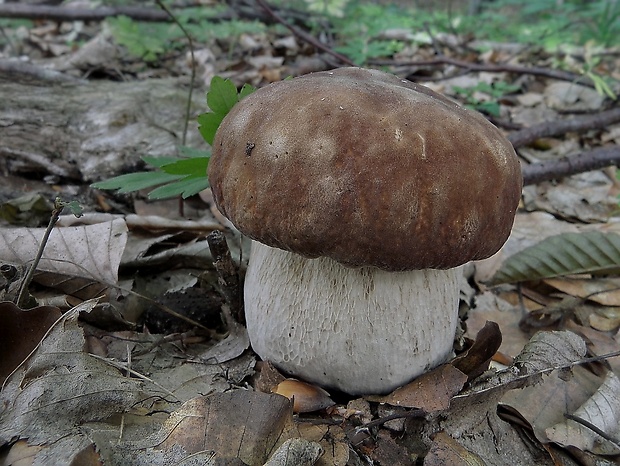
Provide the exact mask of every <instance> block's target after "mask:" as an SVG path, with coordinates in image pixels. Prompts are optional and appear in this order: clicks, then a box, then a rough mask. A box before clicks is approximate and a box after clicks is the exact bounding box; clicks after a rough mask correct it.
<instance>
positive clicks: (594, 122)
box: [508, 107, 620, 148]
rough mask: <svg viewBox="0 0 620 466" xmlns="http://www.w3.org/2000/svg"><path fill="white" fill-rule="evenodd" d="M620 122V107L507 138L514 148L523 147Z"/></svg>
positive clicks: (538, 127) (517, 133) (541, 126)
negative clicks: (554, 137)
mask: <svg viewBox="0 0 620 466" xmlns="http://www.w3.org/2000/svg"><path fill="white" fill-rule="evenodd" d="M619 121H620V107H617V108H612V109H610V110H606V111H604V112H600V113H596V114H594V115H587V116H580V117H575V118H570V119H567V120H560V121H549V122H545V123H542V124H539V125H536V126H530V127H529V128H525V129H522V130H519V131H515V132H514V133H512V134H510V135H509V136H508V140H509V141H510V142H511V143H512V145H513V146H514V147H515V148H518V147H523V146H525V145H527V144H529V143H531V142H534V141H535V140H536V139H539V138H543V137H551V136H559V135H563V134H566V133H567V132H569V131H587V130H589V129H595V128H605V127H606V126H608V125H611V124H614V123H617V122H619Z"/></svg>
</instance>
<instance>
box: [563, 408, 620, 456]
mask: <svg viewBox="0 0 620 466" xmlns="http://www.w3.org/2000/svg"><path fill="white" fill-rule="evenodd" d="M564 417H565V418H566V419H570V420H571V421H575V422H576V423H578V424H581V425H582V426H585V427H587V428H588V429H590V430H591V431H593V432H595V433H597V434H598V435H600V436H601V437H603V438H604V439H605V440H607V441H609V442H611V443H613V444H614V445H615V446H616V447H617V448H620V441H618V440H617V439H615V438H614V437H612V436H611V435H609V434H608V433H607V432H605V431H604V430H601V429H599V428H598V427H597V426H595V425H594V424H592V423H591V422H589V421H586V420H585V419H581V418H580V417H577V416H574V415H572V414H569V413H564Z"/></svg>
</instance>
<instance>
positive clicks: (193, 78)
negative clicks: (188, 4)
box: [155, 0, 196, 217]
mask: <svg viewBox="0 0 620 466" xmlns="http://www.w3.org/2000/svg"><path fill="white" fill-rule="evenodd" d="M155 3H157V5H158V6H159V7H160V8H161V9H162V10H164V11H165V12H166V13H167V14H168V16H170V19H172V21H174V23H175V24H176V25H177V26H178V27H179V29H181V32H183V34H184V35H185V37H186V38H187V42H188V43H189V53H190V56H191V60H192V63H191V65H190V68H191V70H192V71H191V76H190V80H189V91H188V93H187V103H186V104H185V122H184V123H183V135H182V136H181V145H183V146H184V145H185V142H186V141H187V129H188V128H189V117H190V114H191V108H192V94H193V93H194V85H195V82H196V61H195V59H194V42H193V41H192V36H190V35H189V32H187V29H185V27H183V25H182V24H181V22H180V21H179V20H178V19H177V17H176V16H175V15H174V14H173V13H172V11H170V9H169V8H168V7H167V6H166V5H165V4H164V2H162V0H155ZM179 214H180V215H181V217H184V216H185V204H184V199H183V197H181V196H179Z"/></svg>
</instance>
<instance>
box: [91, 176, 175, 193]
mask: <svg viewBox="0 0 620 466" xmlns="http://www.w3.org/2000/svg"><path fill="white" fill-rule="evenodd" d="M179 178H180V176H179V175H171V174H169V173H163V172H138V173H127V174H126V175H120V176H116V177H114V178H110V179H109V180H105V181H99V182H97V183H93V184H91V187H93V188H97V189H118V191H119V192H120V193H129V192H132V191H139V190H141V189H145V188H150V187H152V186H157V185H160V184H164V183H170V182H171V181H176V180H178V179H179Z"/></svg>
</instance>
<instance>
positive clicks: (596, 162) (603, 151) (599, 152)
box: [521, 146, 620, 186]
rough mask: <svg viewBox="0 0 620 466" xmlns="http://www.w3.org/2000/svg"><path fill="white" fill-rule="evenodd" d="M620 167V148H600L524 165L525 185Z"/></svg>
mask: <svg viewBox="0 0 620 466" xmlns="http://www.w3.org/2000/svg"><path fill="white" fill-rule="evenodd" d="M612 165H615V166H620V146H611V147H599V148H596V149H593V150H591V151H589V152H584V153H582V154H580V155H577V156H573V157H566V158H563V159H559V160H552V161H546V162H540V163H533V164H531V165H524V166H523V168H522V169H521V172H522V173H523V185H524V186H527V185H531V184H538V183H541V182H543V181H551V180H556V179H560V178H565V177H567V176H570V175H575V174H577V173H583V172H588V171H592V170H598V169H600V168H604V167H608V166H612Z"/></svg>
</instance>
